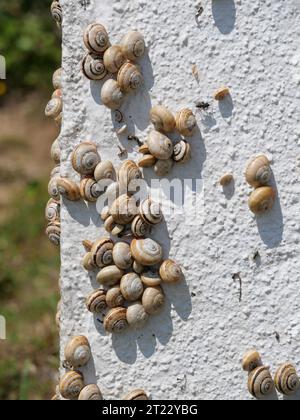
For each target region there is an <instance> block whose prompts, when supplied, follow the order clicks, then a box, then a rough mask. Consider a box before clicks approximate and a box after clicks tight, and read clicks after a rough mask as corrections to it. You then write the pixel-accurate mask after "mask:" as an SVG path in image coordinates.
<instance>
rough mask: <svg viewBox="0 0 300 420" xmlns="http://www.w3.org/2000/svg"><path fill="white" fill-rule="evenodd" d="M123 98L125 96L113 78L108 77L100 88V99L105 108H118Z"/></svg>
mask: <svg viewBox="0 0 300 420" xmlns="http://www.w3.org/2000/svg"><path fill="white" fill-rule="evenodd" d="M124 98H125V96H124V94H123V92H122V90H121V88H120V86H119V85H118V83H117V82H116V81H115V80H113V79H109V80H107V81H106V82H105V83H104V84H103V86H102V89H101V100H102V102H103V104H104V105H105V106H106V107H107V108H109V109H118V108H120V107H121V105H122V103H123V101H124Z"/></svg>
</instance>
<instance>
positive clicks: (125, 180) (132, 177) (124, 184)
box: [118, 160, 143, 193]
mask: <svg viewBox="0 0 300 420" xmlns="http://www.w3.org/2000/svg"><path fill="white" fill-rule="evenodd" d="M118 178H119V184H120V188H121V190H122V191H124V192H129V193H130V192H132V191H133V192H135V191H134V187H135V186H136V184H135V183H136V182H138V181H139V180H140V179H142V178H143V175H142V172H141V171H140V169H139V167H138V166H137V164H136V163H135V162H134V161H133V160H126V161H125V162H123V163H122V165H121V166H120V169H119V174H118Z"/></svg>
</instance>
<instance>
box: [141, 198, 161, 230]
mask: <svg viewBox="0 0 300 420" xmlns="http://www.w3.org/2000/svg"><path fill="white" fill-rule="evenodd" d="M139 212H140V216H141V218H142V219H143V220H144V222H145V223H148V224H149V225H157V224H158V223H160V222H161V221H162V218H163V214H162V210H161V206H160V204H158V203H156V202H154V201H153V200H152V199H151V198H146V199H145V200H144V201H142V202H141V204H140V208H139Z"/></svg>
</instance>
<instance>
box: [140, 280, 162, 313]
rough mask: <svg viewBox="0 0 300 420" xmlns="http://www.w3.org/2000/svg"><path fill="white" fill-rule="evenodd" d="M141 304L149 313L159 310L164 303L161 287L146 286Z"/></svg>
mask: <svg viewBox="0 0 300 420" xmlns="http://www.w3.org/2000/svg"><path fill="white" fill-rule="evenodd" d="M142 304H143V306H144V308H145V311H146V312H147V313H148V314H149V315H154V314H157V313H158V312H160V311H161V309H162V308H163V306H164V304H165V297H164V294H163V291H162V288H161V287H159V286H157V287H147V289H146V290H145V291H144V294H143V297H142Z"/></svg>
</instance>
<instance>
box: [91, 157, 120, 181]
mask: <svg viewBox="0 0 300 420" xmlns="http://www.w3.org/2000/svg"><path fill="white" fill-rule="evenodd" d="M94 178H95V180H96V181H100V180H102V179H111V180H113V181H115V180H116V179H117V174H116V170H115V168H114V165H113V164H112V163H111V162H110V161H109V160H104V161H102V162H100V163H98V165H97V166H96V168H95V171H94Z"/></svg>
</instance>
